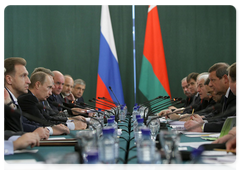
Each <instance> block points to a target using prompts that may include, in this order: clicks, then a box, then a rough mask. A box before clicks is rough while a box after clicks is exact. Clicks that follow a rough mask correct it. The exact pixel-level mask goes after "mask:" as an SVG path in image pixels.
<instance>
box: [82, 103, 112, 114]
mask: <svg viewBox="0 0 240 170" xmlns="http://www.w3.org/2000/svg"><path fill="white" fill-rule="evenodd" d="M80 105H84V106H87V107H90V108H93V109H94V110H95V111H97V110H96V109H101V110H104V111H106V112H108V113H111V114H113V115H115V113H113V112H112V111H110V110H106V109H102V108H99V107H96V106H92V105H89V104H87V103H82V102H81V103H80ZM114 111H115V110H114ZM105 115H106V114H105ZM107 116H108V115H107Z"/></svg>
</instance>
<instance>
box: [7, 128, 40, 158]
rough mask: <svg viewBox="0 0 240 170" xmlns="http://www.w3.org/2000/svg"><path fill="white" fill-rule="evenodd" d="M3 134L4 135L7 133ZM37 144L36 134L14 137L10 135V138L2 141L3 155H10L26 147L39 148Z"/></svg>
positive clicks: (37, 136)
mask: <svg viewBox="0 0 240 170" xmlns="http://www.w3.org/2000/svg"><path fill="white" fill-rule="evenodd" d="M4 133H5V134H6V133H8V131H5V132H4ZM10 133H11V132H10ZM39 143H40V137H39V135H38V133H34V132H33V133H25V134H23V135H22V136H14V135H12V134H11V137H10V138H8V139H7V140H4V155H12V154H14V151H15V150H18V149H25V148H27V147H28V146H31V147H34V146H39Z"/></svg>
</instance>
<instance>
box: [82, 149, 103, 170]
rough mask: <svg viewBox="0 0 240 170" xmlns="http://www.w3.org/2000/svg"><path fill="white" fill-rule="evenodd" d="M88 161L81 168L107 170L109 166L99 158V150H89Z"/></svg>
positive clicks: (85, 169)
mask: <svg viewBox="0 0 240 170" xmlns="http://www.w3.org/2000/svg"><path fill="white" fill-rule="evenodd" d="M87 160H88V161H87V162H85V163H84V164H83V165H82V166H81V170H96V169H98V170H106V169H107V168H106V167H105V166H104V164H103V163H101V162H99V160H98V152H97V151H95V152H94V151H93V152H88V153H87Z"/></svg>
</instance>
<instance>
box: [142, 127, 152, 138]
mask: <svg viewBox="0 0 240 170" xmlns="http://www.w3.org/2000/svg"><path fill="white" fill-rule="evenodd" d="M141 131H142V135H146V136H149V135H151V131H150V129H148V128H142V129H141Z"/></svg>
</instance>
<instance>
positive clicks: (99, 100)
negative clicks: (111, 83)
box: [93, 98, 116, 107]
mask: <svg viewBox="0 0 240 170" xmlns="http://www.w3.org/2000/svg"><path fill="white" fill-rule="evenodd" d="M93 100H95V101H98V102H101V103H104V104H107V105H109V106H111V107H116V105H115V104H114V106H113V105H112V104H109V103H106V102H103V101H101V100H98V99H96V98H93Z"/></svg>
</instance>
